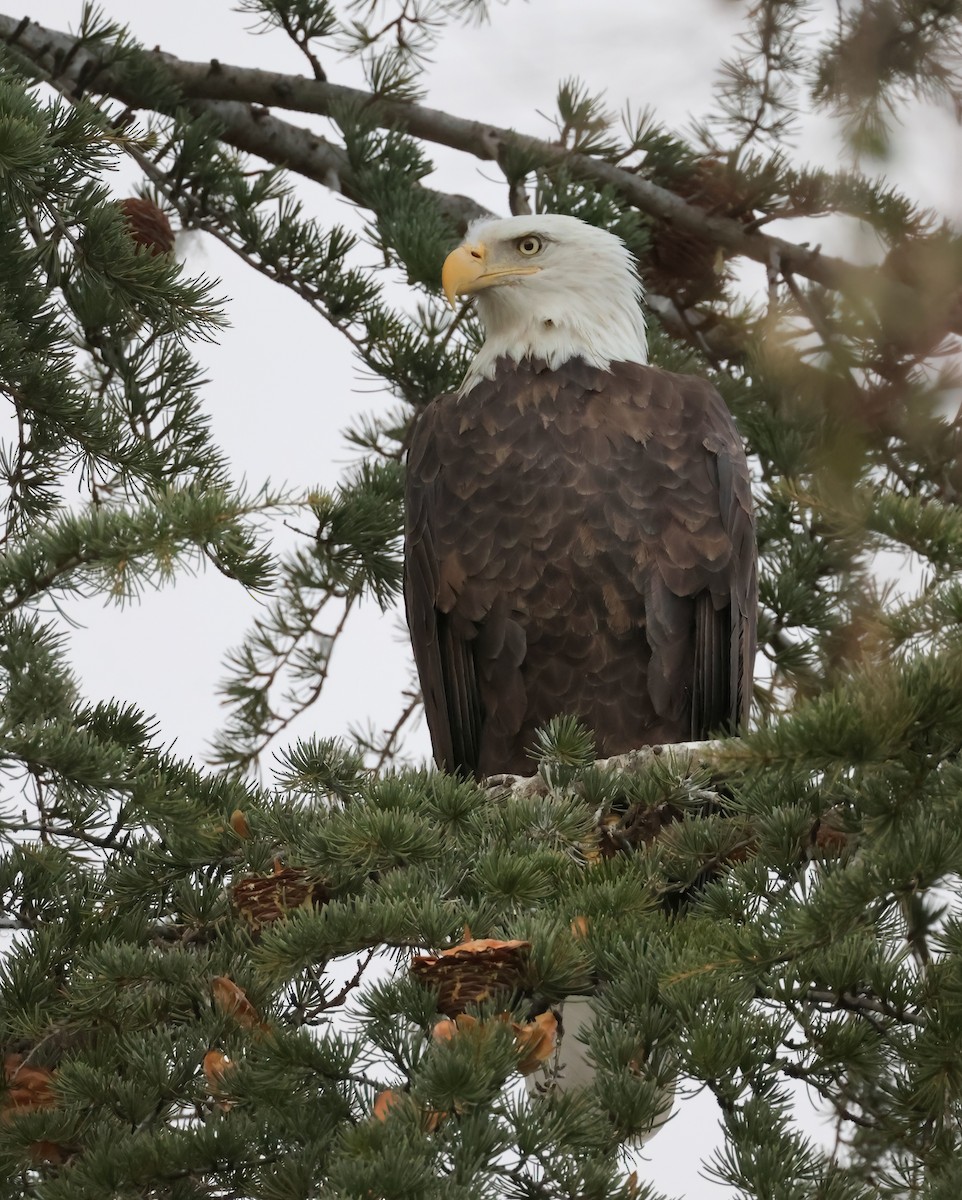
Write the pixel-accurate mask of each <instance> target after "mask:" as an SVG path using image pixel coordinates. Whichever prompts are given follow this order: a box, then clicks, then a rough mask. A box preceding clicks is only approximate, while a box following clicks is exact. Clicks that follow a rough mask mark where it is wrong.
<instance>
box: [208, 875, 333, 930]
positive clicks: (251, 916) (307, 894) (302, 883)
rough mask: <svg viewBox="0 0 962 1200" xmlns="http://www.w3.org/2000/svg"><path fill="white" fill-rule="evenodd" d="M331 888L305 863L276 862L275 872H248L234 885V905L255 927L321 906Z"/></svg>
mask: <svg viewBox="0 0 962 1200" xmlns="http://www.w3.org/2000/svg"><path fill="white" fill-rule="evenodd" d="M328 899H329V895H328V891H327V888H326V887H325V886H324V884H323V883H321V881H320V880H319V879H312V878H311V877H310V876H309V875H308V873H307V871H306V870H305V869H304V868H303V867H282V866H280V864H278V865H277V866H275V868H274V874H273V875H248V876H246V877H245V878H244V879H239V880H238V881H237V882H236V883H235V884H234V886H233V888H231V900H232V901H233V904H234V908H235V909H236V910H237V911H238V913H240V915H241V916H242V917H243V918H244V919H245V920H246V921H248V922H249V923H250V925H251V927H252V928H253V929H254V930H260V929H263V927H264V926H265V925H270V924H271V922H272V921H279V920H280V919H281V918H282V917H286V916H287V915H288V914H289V913H291V912H293V911H294V910H295V909H298V908H319V907H320V906H321V905H322V904H325V903H326V902H327V900H328Z"/></svg>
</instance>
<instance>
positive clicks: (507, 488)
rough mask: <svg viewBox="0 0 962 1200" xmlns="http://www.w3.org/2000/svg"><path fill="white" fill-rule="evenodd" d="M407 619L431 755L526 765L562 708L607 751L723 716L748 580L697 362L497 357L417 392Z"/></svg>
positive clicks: (742, 698) (674, 736) (737, 460)
mask: <svg viewBox="0 0 962 1200" xmlns="http://www.w3.org/2000/svg"><path fill="white" fill-rule="evenodd" d="M405 568H406V569H405V601H406V606H407V617H408V625H409V627H410V630H411V638H412V642H413V645H414V654H415V659H416V662H417V667H418V672H419V675H420V678H421V686H422V690H423V695H424V705H425V710H426V713H427V720H428V727H429V729H430V732H431V738H432V742H433V746H434V755H435V759H436V761H437V763H438V765H439V766H441V767H444V768H446V769H447V770H449V771H453V772H460V773H462V774H466V775H477V776H484V775H489V774H493V773H497V772H511V773H517V774H530V773H531V772H532V771H533V770H534V764H533V762H532V760H531V758H530V755H529V752H530V750H531V747H532V745H533V743H534V734H535V731H536V729H537V728H538V727H539V726H541V725H544V724H545V723H546V722H547V721H548V720H550V718H552V717H553V716H556V715H558V714H562V713H563V714H571V715H574V716H576V717H578V718H579V719H580V720H581V721H583V722H584V723H585V724H586V725H587V726H588V727H589V728H590V729H591V730H592V731H593V732H594V735H595V739H596V745H597V750H598V754H599V756H601V757H607V756H609V755H612V754H619V753H623V752H625V751H627V750H630V749H633V748H636V747H638V746H641V745H655V744H661V743H666V742H679V741H688V740H690V739H699V738H703V737H707V736H708V735H709V734H712V733H724V732H734V731H735V730H736V729H737V728H738V726H739V723H740V722H742V721H744V720H745V718H746V716H747V712H748V706H749V702H750V692H751V678H752V664H753V660H754V654H755V609H756V600H757V582H756V567H755V540H754V525H753V518H752V504H751V491H750V486H749V472H748V465H747V463H746V460H745V454H744V451H743V449H742V445H741V441H740V439H739V436H738V433H737V431H736V430H735V427H734V424H733V422H732V419H731V416H730V415H729V413H728V410H727V409H726V407H725V405H724V402H723V401H722V399H721V397H720V396H719V395H718V393H717V392H716V391H715V389H714V388H713V387H712V386H711V384H709V383H708V382H707V381H705V380H703V379H699V378H697V377H695V376H687V375H673V374H670V373H669V372H666V371H662V370H659V369H657V368H655V367H649V366H643V365H640V364H638V363H627V362H621V363H612V365H611V368H610V370H608V371H605V370H601V369H599V368H597V367H592V366H588V365H586V364H585V363H584V361H583V360H581V359H577V358H576V359H572V360H570V361H569V362H567V363H565V364H564V365H563V366H561V367H560V368H558V369H556V370H549V369H547V368H546V367H545V366H544V364H543V363H539V362H537V361H531V360H525V361H524V362H522V363H520V364H517V363H514V362H512V361H510V360H506V359H502V360H500V361H499V362H498V365H497V370H496V372H495V374H494V378H492V379H490V380H488V379H484V380H481V381H480V382H479V383H477V384H476V385H475V386H474V387H473V388H471V390H469V391H468V392H467V394H466V395H447V396H442V397H440V398H439V399H438V400H436V401H434V403H433V404H431V405H429V406H428V408H427V409H426V410H425V411H424V412H423V414H422V415H421V416H420V418H419V419H418V421H417V424H416V426H415V429H414V433H413V437H412V442H411V450H410V455H409V460H408V483H407V528H406V534H405Z"/></svg>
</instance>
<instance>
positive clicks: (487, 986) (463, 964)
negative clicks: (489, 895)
mask: <svg viewBox="0 0 962 1200" xmlns="http://www.w3.org/2000/svg"><path fill="white" fill-rule="evenodd" d="M530 949H531V943H530V942H520V941H511V942H500V941H497V940H496V939H495V938H475V939H472V940H471V941H468V942H462V943H461V945H460V946H452V948H451V949H450V950H442V951H441V953H440V954H424V955H420V956H419V957H417V958H413V959H412V960H411V974H412V975H414V976H415V978H417V979H419V980H420V981H421V983H423V984H425V985H426V986H428V987H431V988H434V990H435V991H436V992H437V994H438V1012H442V1013H444V1015H445V1016H447V1017H456V1016H458V1015H459V1014H461V1013H463V1012H464V1010H465V1008H466V1007H467V1006H468V1005H469V1004H480V1003H482V1002H483V1001H485V1000H490V999H492V998H493V997H495V996H499V995H503V994H504V993H505V992H513V991H517V990H518V989H519V988H520V987H521V985H522V981H523V979H524V976H525V972H526V969H527V966H528V952H529V951H530Z"/></svg>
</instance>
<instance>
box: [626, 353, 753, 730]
mask: <svg viewBox="0 0 962 1200" xmlns="http://www.w3.org/2000/svg"><path fill="white" fill-rule="evenodd" d="M640 370H642V371H643V372H644V376H645V382H646V383H647V382H648V381H650V380H652V378H653V372H652V369H651V368H641V369H640ZM619 373H620V372H619ZM658 374H659V375H660V380H661V384H660V386H658V387H656V388H653V390H652V392H651V394H650V403H651V407H652V408H653V409H655V410H657V408H658V406H659V403H663V404H664V405H665V408H666V412H665V416H664V421H663V422H661V421H659V420H658V418H657V415H655V420H654V430H655V432H654V434H653V436H652V438H651V439H650V440H649V442H648V444H647V445H646V458H647V459H648V460H649V463H650V462H651V460H652V459H655V460H656V461H657V462H658V465H659V466H662V467H664V468H666V469H667V475H666V476H664V477H663V476H661V475H659V474H658V472H657V471H650V472H646V474H648V476H649V479H648V482H647V483H646V482H645V481H644V480H642V481H641V482H640V485H639V486H640V490H641V498H642V503H643V505H644V506H645V507H646V508H649V507H650V508H651V509H652V510H654V511H656V512H660V513H661V521H662V524H661V532H660V537H659V539H658V540H657V541H654V542H652V543H651V547H650V548H651V552H652V556H653V560H654V567H655V570H654V571H653V573H652V576H651V578H650V580H649V583H648V594H647V595H646V597H645V610H646V636H647V640H648V642H649V644H650V645H651V646H652V660H651V663H650V665H649V680H648V686H649V691H650V693H651V696H652V700H653V702H654V704H655V708H656V709H657V710H658V711H659V712H660V713H666V714H667V713H669V712H672V710H674V712H675V713H677V711H678V706H679V701H680V698H681V696H682V694H683V692H685V691H687V689H689V688H690V693H689V695H690V725H689V728H688V729H687V730H686V731H685V733H686V735H687V736H688V737H690V738H693V739H702V738H706V737H708V736H709V735H710V734H717V733H734V732H736V731H737V729H738V728H739V727H740V725H742V724H743V723H744V722H746V721H747V719H748V713H749V708H750V706H751V684H752V672H753V666H754V661H755V627H756V619H757V617H756V613H757V607H758V581H757V568H756V554H755V525H754V517H753V512H752V496H751V476H750V473H749V468H748V463H747V461H746V458H745V452H744V450H743V448H742V443H741V439H740V437H739V435H738V431H737V430H736V428H735V424H734V422H733V420H732V418H731V414H730V413H729V412H728V409H727V408H726V407H725V403H724V401H723V400H722V398H721V396H720V395H719V394H718V392H717V391H716V390H715V388H714V387H713V386H712V385H711V384H710V383H709V382H708V381H707V380H704V379H700V378H698V377H697V376H690V375H672V374H669V373H667V372H659V373H658ZM670 414H671V415H670ZM679 418H680V423H679ZM659 426H661V427H662V428H663V429H667V430H669V431H670V430H671V429H672V428H673V427H675V428H677V429H678V436H677V438H676V437H672V436H670V435H669V436H667V437H666V436H664V434H661V433H659ZM669 480H670V482H669ZM648 489H656V490H652V491H651V494H650V496H646V495H645V493H646V491H648ZM673 715H674V714H673Z"/></svg>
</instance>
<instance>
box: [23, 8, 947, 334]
mask: <svg viewBox="0 0 962 1200" xmlns="http://www.w3.org/2000/svg"><path fill="white" fill-rule="evenodd" d="M0 38H2V39H3V40H5V41H6V42H8V43H9V44H10V45H15V46H16V47H17V49H18V50H19V51H20V52H21V53H22V54H24V55H25V56H26V57H27V58H28V59H29V60H30V61H31V62H33V63H34V64H35V65H36V66H37V67H39V68H40V69H41V70H42V71H44V72H47V73H49V74H50V75H52V76H53V77H55V78H58V79H61V80H65V81H69V82H70V83H71V85H72V86H74V87H75V88H77V89H79V90H90V91H94V92H96V93H98V94H100V95H106V96H111V97H113V98H115V99H118V100H120V101H122V102H123V103H124V104H127V105H130V106H131V107H134V108H137V107H149V103H148V101H147V99H146V97H145V96H144V95H141V94H138V91H137V87H136V85H135V84H134V83H133V82H132V81H131V80H130V79H129V78H128V77H127V76H126V75H125V73H124V72H122V71H119V70H117V69H116V68H115V67H114V66H113V65H112V64H111V62H110V58H109V52H107V51H105V52H104V53H103V55H100V56H98V55H97V54H96V53H94V52H93V51H92V50H91V49H89V48H86V47H83V48H81V47H80V46H79V43H78V39H76V38H74V37H71V36H69V35H68V34H65V33H61V32H59V31H56V30H51V29H46V28H44V27H43V26H41V25H38V24H36V23H35V22H32V21H27V20H23V21H17V20H16V19H14V18H12V17H8V16H3V15H0ZM148 53H149V55H150V57H151V58H153V59H154V61H155V62H156V63H157V64H158V65H160V66H162V67H163V68H164V70H165V71H166V73H167V75H168V77H169V79H170V81H171V82H172V83H174V84H176V85H177V86H178V87H179V89H180V90H181V92H182V94H183V95H184V96H185V97H186V98H187V99H188V101H190V102H191V107H192V108H194V110H195V111H197V112H202V111H209V112H214V113H216V114H217V116H218V118H219V119H220V120H221V121H222V122H223V123H224V130H225V132H224V137H225V140H226V141H227V142H228V143H229V144H231V145H234V146H236V147H237V148H239V149H243V150H246V151H249V152H250V153H254V154H257V155H259V156H261V157H265V158H267V159H268V161H271V162H277V163H280V164H282V165H284V166H287V167H289V168H290V169H292V170H295V171H297V172H299V173H301V174H303V175H305V176H306V177H307V178H310V179H314V180H316V181H318V182H320V183H322V184H324V185H325V186H328V187H332V186H333V187H335V188H336V190H338V191H341V192H342V193H343V194H344V195H345V196H348V197H349V198H350V197H351V192H352V187H351V177H350V172H349V170H348V169H347V164H346V160H345V157H344V155H343V154H342V153H341V152H340V151H339V149H338V148H337V147H336V146H334V145H332V144H331V143H329V142H327V141H325V139H323V138H322V137H320V136H319V135H318V134H316V133H314V132H313V131H312V130H308V129H304V128H299V127H297V126H294V125H291V124H288V123H286V122H283V121H280V120H279V119H278V118H276V117H272V116H271V115H270V114H268V113H263V112H261V111H259V110H258V109H257V108H255V109H251V108H250V107H249V106H250V105H255V106H265V105H266V106H273V107H281V108H288V109H296V110H298V111H301V112H310V113H315V114H319V115H325V116H328V115H330V114H331V113H332V112H334V111H336V110H337V109H338V108H344V107H347V106H353V107H362V108H363V109H364V110H365V112H366V113H368V114H370V115H373V117H374V119H375V121H376V122H377V124H378V125H380V126H382V127H385V128H387V127H396V128H400V129H403V130H405V131H407V132H408V133H410V134H412V135H413V136H415V137H417V138H420V139H422V140H424V141H427V142H433V143H436V144H439V145H444V146H449V147H452V148H453V149H456V150H460V151H462V152H464V153H466V154H471V155H473V156H474V157H476V158H479V159H482V160H489V161H500V160H501V158H502V156H503V155H504V153H505V152H506V151H508V150H512V151H515V152H519V153H521V154H523V155H525V156H526V157H528V158H530V159H531V160H532V161H534V162H538V163H541V164H543V165H545V166H559V165H563V166H564V167H565V168H566V169H567V170H568V171H570V172H571V173H572V174H573V175H575V176H577V177H580V178H584V179H591V180H594V181H595V182H597V183H599V184H603V185H608V186H610V187H612V188H614V189H615V190H616V191H617V192H618V193H619V194H620V195H621V196H622V197H623V198H624V199H625V200H626V201H627V202H628V203H630V204H632V205H634V206H636V207H637V208H638V209H640V210H641V211H642V212H645V213H648V214H649V215H651V216H654V217H658V218H660V219H662V220H664V221H666V222H668V223H669V224H671V225H673V226H675V227H676V228H678V229H680V230H683V231H685V232H688V233H690V234H692V235H693V236H697V237H699V238H702V239H707V240H709V241H710V242H712V243H713V244H715V245H717V246H719V247H721V248H723V249H724V250H726V251H727V252H728V253H729V254H732V255H741V256H744V257H747V258H750V259H753V260H755V261H756V262H760V263H764V264H766V265H767V266H769V267H770V268H774V269H775V270H777V271H786V272H791V273H792V274H794V275H798V276H802V277H803V278H806V279H810V280H812V281H813V282H815V283H819V284H821V285H822V286H824V287H827V288H831V289H833V290H839V291H844V292H846V293H849V294H850V295H857V296H862V297H864V298H865V299H866V300H868V301H869V302H871V303H873V304H876V305H880V306H881V307H882V308H883V309H884V310H886V311H891V310H892V309H893V308H896V309H897V308H899V307H901V306H902V305H908V306H911V305H913V304H917V303H918V298H917V297H916V296H915V293H914V291H913V289H912V288H911V287H909V286H907V285H905V284H904V283H901V282H899V281H897V280H894V279H892V278H890V277H889V276H887V275H886V274H885V272H884V271H880V270H878V269H876V268H869V267H860V266H856V265H854V264H852V263H849V262H846V261H845V260H844V259H840V258H835V257H831V256H829V255H824V254H822V253H821V252H820V251H819V250H818V248H817V247H816V248H813V247H811V246H809V245H807V244H800V245H798V244H795V243H792V242H789V241H786V240H785V239H782V238H777V237H772V236H770V235H768V234H764V233H761V232H759V231H757V230H750V229H748V228H746V227H745V226H744V225H743V224H742V223H741V222H740V221H736V220H733V219H732V218H730V217H725V216H720V215H717V214H713V213H711V212H708V211H706V210H705V209H703V208H699V207H698V206H697V205H693V204H689V203H688V202H687V201H685V200H683V199H682V198H681V197H680V196H677V195H675V194H674V193H673V192H671V191H668V190H667V189H665V188H662V187H658V186H657V185H656V184H653V183H651V182H650V181H648V180H646V179H644V178H642V177H641V176H639V175H637V174H635V173H634V172H632V171H628V170H625V169H624V168H621V167H618V166H615V165H614V164H612V163H609V162H606V161H604V160H603V159H599V158H594V157H591V156H589V155H584V154H577V153H573V152H572V151H570V150H568V149H567V148H566V147H564V146H561V145H559V144H557V143H554V142H547V141H543V140H541V139H539V138H533V137H528V136H526V135H523V134H519V133H516V132H515V131H514V130H510V129H501V128H498V127H495V126H492V125H488V124H486V123H484V122H480V121H471V120H465V119H463V118H460V117H455V116H452V115H450V114H448V113H445V112H441V111H439V110H437V109H432V108H428V107H426V106H424V105H419V104H409V103H402V102H399V101H394V100H387V99H382V98H380V97H378V96H376V95H374V94H373V93H370V92H366V91H362V90H360V89H357V88H349V87H344V86H342V85H340V84H334V83H329V82H326V81H324V80H317V79H309V78H307V77H305V76H292V75H282V74H278V73H276V72H271V71H260V70H256V69H253V68H246V67H235V66H227V65H225V64H223V63H220V62H218V61H217V60H212V61H211V62H209V63H191V62H185V61H183V60H181V59H178V58H175V57H174V56H173V55H169V54H166V53H164V52H162V51H160V50H155V51H150V52H148ZM436 194H437V195H438V199H439V202H440V203H441V206H442V208H443V209H444V211H446V212H447V213H448V214H449V215H450V216H452V217H453V218H454V219H455V220H456V221H457V223H458V225H459V226H461V227H463V225H464V224H465V223H466V221H467V220H469V219H470V218H471V217H472V216H474V215H478V213H479V212H483V211H484V210H482V209H480V207H479V206H478V205H476V204H475V203H474V202H473V201H471V200H470V199H469V198H468V197H464V196H443V195H441V194H440V193H436ZM946 325H947V328H951V329H952V330H954V331H956V332H962V315H960V314H953V317H952V319H951V320H950V319H947V321H946Z"/></svg>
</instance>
